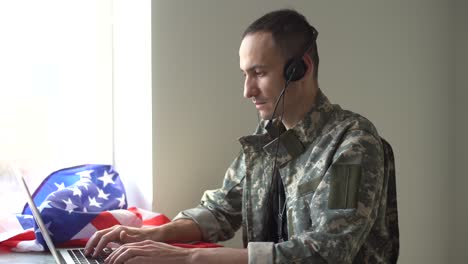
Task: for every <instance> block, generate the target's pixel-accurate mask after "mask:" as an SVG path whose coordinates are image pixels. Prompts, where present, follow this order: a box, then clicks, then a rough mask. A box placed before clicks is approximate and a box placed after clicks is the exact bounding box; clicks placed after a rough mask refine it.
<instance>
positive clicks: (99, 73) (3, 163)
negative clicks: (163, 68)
mask: <svg viewBox="0 0 468 264" xmlns="http://www.w3.org/2000/svg"><path fill="white" fill-rule="evenodd" d="M145 5H146V7H145ZM149 5H150V1H149V0H148V1H141V2H139V3H135V5H131V1H128V0H126V1H124V0H121V1H119V0H114V1H112V0H106V1H95V0H81V1H63V0H44V1H35V0H20V1H1V2H0V34H1V35H2V41H1V42H0V58H2V59H1V60H0V73H1V75H2V77H1V78H0V124H1V127H0V177H2V178H0V182H4V183H5V184H7V183H11V178H8V173H7V168H8V167H15V168H18V169H20V170H21V171H22V172H23V174H24V176H25V178H26V179H27V182H28V184H29V185H30V188H31V189H32V190H34V189H35V188H36V186H37V185H38V184H39V183H40V182H41V181H42V180H43V179H44V177H46V176H47V175H49V174H50V173H51V172H53V171H55V170H58V169H62V168H65V167H70V166H76V165H80V164H84V163H104V164H114V165H115V167H116V170H117V171H118V172H119V173H120V176H121V178H122V180H123V181H124V182H125V184H126V185H128V188H127V196H128V198H129V204H130V205H136V206H140V207H143V208H147V209H149V208H151V198H152V191H151V189H152V184H148V181H149V182H150V183H152V180H151V179H152V170H151V151H147V150H146V149H138V147H140V146H142V145H144V144H147V145H148V146H149V149H150V150H151V81H150V80H151V77H150V75H149V76H146V75H144V74H145V73H149V74H150V72H151V65H150V61H151V56H150V46H151V43H148V44H147V45H149V50H148V49H146V50H145V49H139V50H138V51H137V52H136V51H135V50H134V49H135V48H134V47H132V46H131V45H132V44H135V45H140V46H141V45H142V44H138V41H141V39H142V38H147V39H150V30H148V29H150V23H151V19H150V12H151V11H150V10H151V9H150V6H149ZM124 7H126V8H128V7H131V8H128V9H127V10H128V11H129V13H127V11H126V10H124V9H123V8H124ZM139 8H140V9H141V8H147V9H146V10H143V11H144V13H143V14H140V15H139V18H138V19H133V22H132V23H130V24H126V23H127V22H129V21H132V19H130V18H129V16H131V15H132V14H133V15H134V13H135V12H138V11H137V10H139ZM140 11H141V10H140ZM132 12H133V13H132ZM133 18H135V17H133ZM138 23H146V25H143V26H142V25H138ZM133 26H140V28H143V29H145V28H146V31H144V30H143V31H141V30H140V31H139V32H140V33H141V35H140V36H135V39H133V41H130V42H129V41H127V42H122V43H118V41H119V40H125V39H126V37H127V36H126V34H129V32H130V30H129V27H133ZM144 45H146V44H144ZM145 52H146V56H148V57H147V60H148V62H144V63H142V61H141V57H142V56H144V55H143V54H142V53H145ZM130 53H132V55H134V56H135V57H136V58H134V59H133V60H132V61H131V63H134V64H132V69H133V71H138V70H139V71H140V72H139V75H138V74H137V73H135V72H125V71H127V70H128V66H125V65H124V64H125V63H127V62H128V58H127V56H129V54H130ZM138 59H140V60H138ZM119 63H122V64H119ZM135 63H142V64H135ZM146 68H148V69H146ZM119 74H121V75H122V76H120V75H119ZM142 76H143V77H142ZM135 78H139V79H137V80H135ZM129 87H131V90H128V89H129ZM148 93H149V96H148V95H147V94H148ZM129 94H130V96H129ZM143 96H145V98H144V99H145V101H143V102H138V103H137V101H138V100H139V99H141V98H142V97H143ZM126 97H127V98H128V100H125V98H126ZM146 100H149V102H147V101H146ZM132 104H133V106H132ZM135 104H137V106H136V107H135ZM148 105H149V107H148ZM129 109H132V110H131V111H129ZM144 111H149V112H144ZM128 115H131V116H133V117H135V116H138V117H140V118H136V119H138V120H139V121H140V122H149V124H139V123H137V122H133V121H131V120H129V119H128ZM148 116H149V118H148ZM148 119H149V120H148ZM142 126H144V129H147V128H148V127H149V128H150V131H145V132H144V135H143V136H142V135H136V134H135V131H134V130H133V129H137V130H139V129H141V127H142ZM129 127H131V128H132V129H129ZM119 129H121V130H119ZM148 133H149V135H150V136H149V137H148V136H147V134H148ZM133 138H138V140H134V143H135V142H136V144H134V145H131V144H130V143H129V142H128V141H132V139H133ZM145 140H149V142H144V141H145ZM143 142H144V143H143ZM130 145H131V146H130ZM130 152H139V155H132V153H130ZM148 155H149V157H148ZM131 156H133V158H129V157H131ZM136 157H138V160H136ZM125 159H128V160H125ZM135 165H138V166H139V167H138V168H136V169H135V171H132V166H135ZM120 167H121V168H122V170H120ZM132 173H135V174H138V175H137V176H136V175H130V174H132ZM141 181H143V182H141ZM143 183H144V184H143ZM148 185H149V186H151V189H148V187H144V190H143V191H142V190H140V189H138V188H139V186H148ZM5 186H6V185H5ZM2 187H3V184H2ZM126 187H127V186H126ZM148 192H149V193H148ZM141 193H143V194H141ZM2 195H8V194H7V193H6V192H4V188H2ZM0 199H1V201H2V202H1V203H0V208H1V209H2V210H4V211H5V209H8V210H7V211H9V210H14V212H18V211H19V210H18V208H21V206H22V205H23V204H24V199H13V203H5V202H4V201H7V200H5V198H4V197H0ZM9 201H11V198H10V199H9Z"/></svg>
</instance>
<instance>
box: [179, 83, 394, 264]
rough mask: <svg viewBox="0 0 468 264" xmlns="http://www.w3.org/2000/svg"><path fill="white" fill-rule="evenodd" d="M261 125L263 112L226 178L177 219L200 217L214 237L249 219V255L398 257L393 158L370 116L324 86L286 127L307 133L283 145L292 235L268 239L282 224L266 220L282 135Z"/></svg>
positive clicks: (262, 258) (346, 259) (260, 259)
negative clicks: (336, 99)
mask: <svg viewBox="0 0 468 264" xmlns="http://www.w3.org/2000/svg"><path fill="white" fill-rule="evenodd" d="M264 127H265V123H264V121H262V122H261V124H260V125H259V127H258V128H257V131H256V133H254V135H250V136H245V137H242V138H240V139H239V141H240V143H241V144H242V150H243V151H242V152H241V153H240V155H239V156H238V157H237V158H236V159H235V160H234V162H233V163H232V164H231V166H230V167H229V169H228V170H227V172H226V175H225V178H224V182H223V186H222V187H221V188H220V189H217V190H209V191H206V192H205V193H204V195H203V197H202V200H201V204H200V205H199V206H198V207H196V208H193V209H189V210H185V211H182V212H181V213H180V214H179V215H178V216H176V218H175V219H180V218H190V219H193V220H194V221H195V222H196V223H197V224H198V225H199V226H200V229H201V231H202V234H203V239H204V240H206V241H210V242H216V241H219V240H227V239H230V238H231V237H233V235H234V233H235V231H236V230H238V229H239V228H240V227H242V229H243V234H244V237H243V238H244V246H246V247H247V248H248V254H249V263H326V262H329V263H394V262H396V260H397V258H398V250H399V240H398V222H397V221H398V218H397V211H396V195H395V182H394V168H393V166H392V165H393V160H388V159H387V158H386V157H387V156H389V155H386V154H385V153H384V152H385V151H387V150H390V151H391V149H388V148H385V147H384V146H385V145H383V144H387V143H386V142H384V141H382V140H381V138H380V137H379V135H378V134H377V131H376V129H375V127H374V126H373V125H372V124H371V123H370V122H369V121H368V120H367V119H365V118H363V117H362V116H360V115H358V114H355V113H353V112H350V111H345V110H342V109H341V108H340V106H338V105H332V104H331V103H330V102H329V101H328V99H327V98H326V96H325V95H324V94H323V93H322V92H321V91H320V90H319V92H318V95H317V99H316V103H315V104H314V106H313V107H312V109H311V111H310V112H309V113H308V114H307V115H306V116H305V118H304V119H303V120H301V121H300V122H299V123H298V124H297V125H296V126H295V127H293V128H292V129H290V130H288V131H287V133H283V134H282V136H281V137H280V138H282V137H283V135H285V134H288V135H289V136H291V135H293V136H294V137H295V138H296V139H298V141H297V142H299V143H300V144H299V145H298V146H295V144H289V143H288V141H285V143H284V144H283V142H281V144H280V147H279V152H278V163H277V165H278V168H279V173H280V175H281V178H282V180H283V184H284V187H285V193H286V206H287V207H286V208H287V210H286V216H287V223H288V228H287V229H288V230H287V231H288V236H289V239H288V241H286V242H281V243H276V244H274V243H273V242H265V237H266V236H267V235H266V234H268V233H269V232H275V231H274V230H268V229H266V228H265V227H264V220H265V217H266V216H267V215H268V213H269V212H267V209H266V208H267V207H266V206H265V204H266V199H267V197H268V192H269V188H270V183H271V180H272V179H271V175H272V173H271V171H272V166H273V157H274V155H275V151H276V144H275V142H276V140H278V139H275V140H274V141H272V140H271V137H270V136H269V135H268V133H266V130H265V128H264ZM269 143H270V144H269ZM387 154H389V153H387ZM390 154H391V156H393V154H392V153H390ZM384 165H385V166H384ZM389 175H390V176H392V175H393V178H391V177H390V178H391V179H390V180H389ZM387 193H389V194H388V195H387Z"/></svg>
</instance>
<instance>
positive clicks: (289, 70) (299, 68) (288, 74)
mask: <svg viewBox="0 0 468 264" xmlns="http://www.w3.org/2000/svg"><path fill="white" fill-rule="evenodd" d="M294 69H295V70H294ZM306 71H307V64H306V63H305V62H304V60H303V59H302V58H296V59H290V60H289V61H288V62H287V63H286V65H285V66H284V78H285V79H286V80H291V82H294V81H298V80H300V79H302V77H304V75H305V73H306Z"/></svg>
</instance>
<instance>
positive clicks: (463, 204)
mask: <svg viewBox="0 0 468 264" xmlns="http://www.w3.org/2000/svg"><path fill="white" fill-rule="evenodd" d="M454 13H455V21H456V24H455V36H456V37H455V54H454V55H455V65H456V71H455V96H454V102H455V106H456V107H455V115H454V128H455V129H454V133H455V138H454V139H455V140H454V143H455V151H454V153H455V161H456V164H455V165H456V166H455V170H456V173H455V176H456V179H455V181H454V182H453V183H452V184H453V185H454V187H453V188H454V189H455V190H456V192H455V194H456V195H455V203H454V204H455V212H456V214H455V217H454V219H455V221H454V222H455V225H454V226H453V228H454V229H453V234H454V237H455V239H456V240H455V241H456V244H455V246H454V247H453V249H452V250H453V251H452V252H451V255H453V256H454V259H453V263H463V262H466V260H467V259H468V251H467V250H466V249H467V244H468V243H467V242H468V239H467V238H468V226H467V223H468V204H467V201H468V198H467V196H466V193H467V191H466V188H467V186H468V177H467V172H466V164H468V155H467V154H466V150H467V149H468V139H467V137H466V135H468V122H467V121H468V120H467V118H466V108H465V105H466V102H467V101H468V79H467V73H468V50H467V47H468V31H467V25H468V17H467V15H466V14H467V13H468V2H467V1H463V0H456V1H455V12H454Z"/></svg>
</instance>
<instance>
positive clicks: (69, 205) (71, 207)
mask: <svg viewBox="0 0 468 264" xmlns="http://www.w3.org/2000/svg"><path fill="white" fill-rule="evenodd" d="M62 202H64V203H65V204H66V205H67V206H66V207H65V211H68V213H69V214H71V212H73V210H74V209H75V208H78V206H76V205H74V204H73V202H72V201H71V200H70V198H68V200H66V201H65V200H62Z"/></svg>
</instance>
